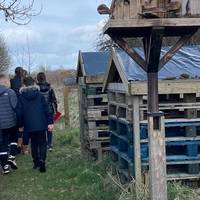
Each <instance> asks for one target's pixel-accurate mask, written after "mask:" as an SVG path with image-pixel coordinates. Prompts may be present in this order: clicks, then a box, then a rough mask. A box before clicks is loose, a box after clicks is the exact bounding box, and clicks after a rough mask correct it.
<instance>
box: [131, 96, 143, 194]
mask: <svg viewBox="0 0 200 200" xmlns="http://www.w3.org/2000/svg"><path fill="white" fill-rule="evenodd" d="M132 101H133V141H134V143H133V145H134V152H133V155H134V168H135V190H136V196H138V193H139V191H140V187H141V185H142V170H141V153H140V108H139V104H140V101H141V98H140V97H139V96H133V100H132Z"/></svg>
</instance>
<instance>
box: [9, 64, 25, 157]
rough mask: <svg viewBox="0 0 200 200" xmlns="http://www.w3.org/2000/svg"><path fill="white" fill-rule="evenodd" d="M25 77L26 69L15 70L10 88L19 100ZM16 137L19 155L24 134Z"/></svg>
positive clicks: (18, 134) (17, 68)
mask: <svg viewBox="0 0 200 200" xmlns="http://www.w3.org/2000/svg"><path fill="white" fill-rule="evenodd" d="M23 76H24V69H23V68H22V67H16V68H15V76H14V78H13V79H11V80H10V87H11V89H13V90H14V91H15V93H16V95H17V98H19V95H20V93H19V90H20V88H21V87H22V82H23ZM16 135H17V137H18V153H20V152H21V147H22V135H23V133H19V132H18V131H17V132H16Z"/></svg>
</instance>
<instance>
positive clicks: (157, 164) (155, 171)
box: [148, 114, 167, 200]
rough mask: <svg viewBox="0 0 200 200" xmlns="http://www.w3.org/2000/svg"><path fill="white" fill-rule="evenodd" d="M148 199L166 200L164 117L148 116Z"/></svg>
mask: <svg viewBox="0 0 200 200" xmlns="http://www.w3.org/2000/svg"><path fill="white" fill-rule="evenodd" d="M148 133H149V170H150V171H149V178H150V179H149V181H150V199H151V200H161V199H162V200H167V181H166V180H167V179H166V152H165V123H164V116H162V115H161V116H159V114H158V115H157V116H156V115H155V114H153V115H149V116H148Z"/></svg>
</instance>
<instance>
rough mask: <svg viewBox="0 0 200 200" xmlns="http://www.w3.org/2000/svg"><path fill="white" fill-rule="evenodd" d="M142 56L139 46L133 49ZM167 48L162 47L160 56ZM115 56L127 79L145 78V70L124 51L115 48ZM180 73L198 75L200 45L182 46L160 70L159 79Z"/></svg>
mask: <svg viewBox="0 0 200 200" xmlns="http://www.w3.org/2000/svg"><path fill="white" fill-rule="evenodd" d="M135 50H136V51H137V52H138V53H139V54H140V55H141V56H142V57H144V52H143V50H142V49H141V48H136V49H135ZM168 50H169V47H164V48H163V49H162V54H161V55H162V56H163V55H164V54H165V53H166V52H167V51H168ZM116 54H117V57H118V59H119V62H120V63H121V66H122V67H123V69H124V72H125V74H126V77H127V80H128V81H131V80H147V74H146V72H145V71H144V70H143V69H142V68H141V67H139V65H138V64H137V63H136V62H135V61H134V60H133V59H132V58H131V57H130V56H128V55H127V54H126V53H125V52H124V51H122V50H119V49H118V50H116ZM182 74H188V75H189V76H190V77H191V78H192V77H196V76H198V77H200V46H199V45H198V46H191V47H183V48H182V49H180V50H179V51H178V52H177V53H176V54H175V56H174V57H173V58H172V59H171V60H170V61H169V62H168V63H167V64H166V65H165V66H164V67H163V68H162V69H161V70H160V72H159V74H158V78H159V79H166V78H169V77H176V78H179V77H180V76H181V75H182Z"/></svg>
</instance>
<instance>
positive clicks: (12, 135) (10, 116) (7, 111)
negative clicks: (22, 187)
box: [0, 74, 18, 174]
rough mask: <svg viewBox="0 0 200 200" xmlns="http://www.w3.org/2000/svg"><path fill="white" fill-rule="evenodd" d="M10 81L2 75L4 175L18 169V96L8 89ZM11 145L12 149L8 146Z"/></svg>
mask: <svg viewBox="0 0 200 200" xmlns="http://www.w3.org/2000/svg"><path fill="white" fill-rule="evenodd" d="M8 84H9V79H8V78H7V77H6V76H5V75H4V74H0V138H1V139H0V162H1V166H2V169H3V173H4V174H8V173H9V172H10V170H9V165H10V166H11V168H12V169H17V168H18V167H17V164H16V161H15V156H16V153H17V139H18V137H17V134H16V133H17V126H16V125H17V119H16V106H17V96H16V94H15V92H14V91H13V90H12V89H10V88H9V87H8ZM9 144H10V149H9V148H8V145H9Z"/></svg>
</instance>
